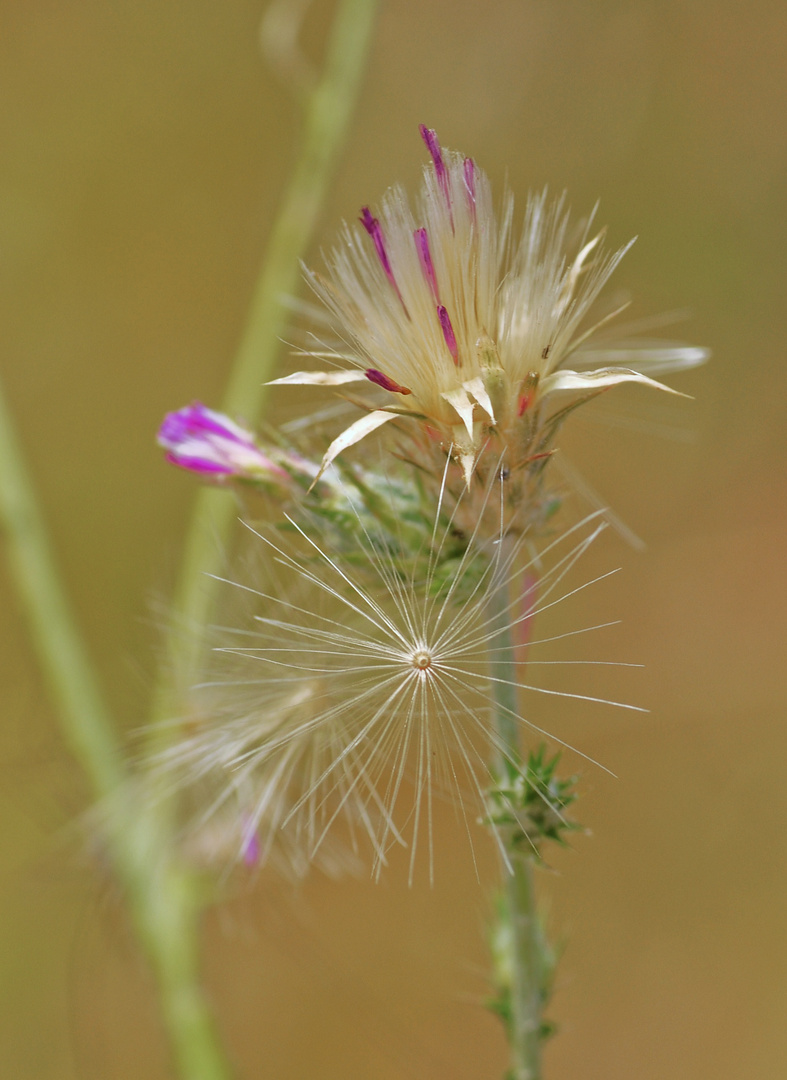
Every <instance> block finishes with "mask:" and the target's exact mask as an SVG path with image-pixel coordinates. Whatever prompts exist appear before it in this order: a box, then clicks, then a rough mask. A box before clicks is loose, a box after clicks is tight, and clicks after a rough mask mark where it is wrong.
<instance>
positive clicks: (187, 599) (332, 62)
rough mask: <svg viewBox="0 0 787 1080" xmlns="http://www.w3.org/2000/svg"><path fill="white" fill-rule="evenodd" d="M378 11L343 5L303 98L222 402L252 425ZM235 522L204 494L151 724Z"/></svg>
mask: <svg viewBox="0 0 787 1080" xmlns="http://www.w3.org/2000/svg"><path fill="white" fill-rule="evenodd" d="M377 5H378V0H341V2H340V3H339V5H338V8H337V11H336V16H335V19H334V23H333V28H332V31H331V34H330V38H329V41H328V45H327V49H326V55H325V61H324V65H323V72H322V75H321V77H320V80H319V82H318V83H317V85H316V86H315V88H314V90H313V91H312V92H311V94H310V95H309V96H308V97H307V99H306V104H305V115H304V131H303V139H302V143H301V149H300V154H299V157H298V161H297V163H296V166H295V171H294V173H293V176H292V180H291V182H290V185H289V187H288V189H287V191H286V193H285V195H284V199H283V201H282V204H281V207H280V209H279V213H278V215H277V217H276V221H275V222H274V225H273V229H272V232H271V236H270V240H269V243H268V249H267V252H266V254H265V259H264V261H263V265H262V268H261V270H260V275H259V278H258V281H257V285H256V288H255V290H254V295H253V298H252V302H251V310H250V314H249V318H248V321H247V324H246V328H245V330H244V333H243V336H242V339H241V343H240V347H239V349H238V352H237V355H236V357H235V361H234V363H233V366H232V372H231V375H230V380H229V384H228V386H227V391H226V393H225V395H224V401H223V404H222V408H223V410H224V411H225V412H227V413H229V414H230V415H238V414H240V415H242V416H243V418H244V419H245V420H246V421H247V422H248V423H250V424H254V423H256V422H257V420H258V419H259V417H260V415H261V412H262V408H263V405H264V403H265V397H266V394H267V386H266V385H265V384H266V382H267V381H268V380H269V379H271V378H272V377H273V375H274V369H275V364H276V359H277V357H278V354H279V350H280V348H281V337H282V335H283V333H284V331H285V329H286V325H287V321H288V309H287V307H286V301H287V299H288V298H289V297H291V296H293V295H294V294H295V293H296V292H298V289H299V286H300V282H301V270H300V260H301V259H302V258H303V256H304V255H305V253H306V249H307V247H308V245H309V242H310V240H311V238H312V236H313V234H314V230H315V227H316V225H317V221H318V219H319V214H320V211H321V209H322V206H323V204H324V201H325V197H326V194H327V192H328V188H329V184H330V182H331V179H332V177H333V174H334V170H335V167H336V163H337V161H338V157H339V151H340V150H341V148H342V146H343V143H344V139H345V136H346V134H347V129H348V126H349V123H350V118H351V116H352V113H353V110H354V107H355V103H356V100H357V97H358V91H359V89H360V84H361V77H362V75H363V70H364V65H365V61H366V57H367V53H368V49H369V43H370V40H371V34H372V27H373V24H374V18H375V14H376V11H377ZM236 517H237V510H236V504H235V501H234V499H233V498H232V496H231V495H230V494H229V493H227V492H225V491H219V490H216V489H211V488H204V489H203V490H202V491H200V492H199V494H198V496H197V499H196V503H195V506H194V511H193V514H192V517H191V523H190V526H189V530H188V534H187V539H186V545H185V552H184V558H183V563H182V567H181V573H180V577H179V581H178V585H177V589H176V592H175V598H174V604H173V616H174V619H173V632H172V633H171V634H170V637H169V641H168V649H167V653H168V665H167V668H168V671H167V672H165V677H164V678H162V680H161V681H160V682H159V685H158V688H157V691H156V694H155V700H154V703H153V719H154V721H156V720H162V719H165V718H167V717H169V716H173V715H177V708H178V703H179V702H180V701H182V699H183V695H184V694H185V693H187V691H188V688H189V687H190V686H191V685H192V684H193V682H194V680H195V676H196V673H197V672H198V670H199V664H200V659H201V653H202V644H201V641H200V639H199V632H200V631H201V630H202V629H203V628H204V627H205V626H207V625H208V624H209V623H210V621H211V619H212V617H213V615H214V612H215V607H216V599H217V595H218V591H219V589H220V587H221V586H220V583H219V582H217V581H215V579H214V578H213V577H211V576H210V575H212V574H213V575H216V574H220V573H221V570H222V565H223V559H224V557H225V553H226V550H227V547H228V545H229V540H230V536H231V533H232V529H233V527H234V525H235V522H236ZM195 630H196V633H195V632H194V631H195ZM184 631H185V632H184Z"/></svg>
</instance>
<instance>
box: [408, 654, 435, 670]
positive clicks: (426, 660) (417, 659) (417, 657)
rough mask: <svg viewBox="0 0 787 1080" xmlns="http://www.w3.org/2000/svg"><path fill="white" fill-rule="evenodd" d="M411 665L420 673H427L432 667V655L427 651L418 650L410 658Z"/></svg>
mask: <svg viewBox="0 0 787 1080" xmlns="http://www.w3.org/2000/svg"><path fill="white" fill-rule="evenodd" d="M410 663H411V664H412V665H413V667H414V668H417V669H418V670H419V671H426V669H427V668H430V667H431V666H432V654H431V653H430V652H429V651H428V650H427V649H416V650H415V652H414V653H412V654H411V656H410Z"/></svg>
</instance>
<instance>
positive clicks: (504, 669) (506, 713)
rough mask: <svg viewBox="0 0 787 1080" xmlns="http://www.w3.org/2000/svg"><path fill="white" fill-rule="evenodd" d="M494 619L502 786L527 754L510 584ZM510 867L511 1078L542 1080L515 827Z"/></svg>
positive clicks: (529, 893) (526, 875)
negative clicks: (522, 742)
mask: <svg viewBox="0 0 787 1080" xmlns="http://www.w3.org/2000/svg"><path fill="white" fill-rule="evenodd" d="M489 607H490V616H491V617H492V618H494V619H496V621H497V627H498V629H497V633H496V634H495V636H494V637H493V638H492V639H491V641H490V660H489V670H490V675H491V677H492V679H493V683H492V685H493V687H494V701H495V725H496V729H497V734H498V736H499V739H500V743H501V747H505V754H503V753H502V752H500V753H499V754H498V760H497V762H496V771H497V775H498V778H499V782H500V783H501V784H505V785H506V786H513V781H514V779H515V778H516V776H517V775H518V774H519V772H520V767H521V751H520V745H519V727H518V724H517V719H516V718H517V716H518V711H519V710H518V707H517V691H516V683H517V681H518V679H517V674H516V666H515V664H514V642H513V638H512V633H511V620H510V608H509V595H508V587H507V583H506V582H505V581H502V582H499V583H497V584H496V585H495V587H494V588H493V590H492V592H491V595H490V598H489ZM498 831H499V834H500V840H501V842H502V844H503V847H504V849H505V852H506V858H507V861H508V864H509V865H508V866H506V865H504V866H503V877H504V883H503V884H504V894H505V909H506V913H507V919H508V921H509V924H510V925H509V931H510V949H511V956H510V957H509V958H508V960H509V963H508V965H507V966H508V967H509V969H510V979H511V986H510V1019H509V1022H508V1033H509V1041H510V1044H511V1047H510V1049H511V1071H510V1073H509V1076H510V1078H511V1080H539V1078H540V1077H541V1041H542V1008H543V1004H544V1001H543V996H544V995H543V987H544V961H545V958H544V942H543V938H542V930H541V925H540V923H539V919H538V912H537V910H536V897H535V883H534V880H533V878H534V875H533V856H532V854H531V853H529V852H527V851H524V850H522V847H521V845H518V844H514V843H513V840H514V835H515V829H514V827H512V826H506V825H500V826H498Z"/></svg>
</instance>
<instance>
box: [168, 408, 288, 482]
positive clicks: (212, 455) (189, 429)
mask: <svg viewBox="0 0 787 1080" xmlns="http://www.w3.org/2000/svg"><path fill="white" fill-rule="evenodd" d="M158 443H159V446H163V447H164V449H165V450H166V451H167V461H170V462H172V464H173V465H179V466H180V467H181V468H182V469H190V470H191V471H192V472H197V473H202V474H203V475H204V476H206V477H212V478H215V479H219V478H223V477H235V478H238V479H246V480H272V479H287V473H286V471H285V470H284V469H282V468H281V466H279V465H277V464H275V462H273V461H271V459H270V458H269V457H268V456H267V455H266V454H264V453H263V452H262V450H260V448H259V446H257V443H256V442H255V440H254V436H253V435H252V433H251V432H250V431H246V429H245V428H242V427H240V425H239V424H236V423H234V422H233V421H232V420H230V419H229V417H227V416H224V415H223V414H222V413H219V412H214V411H213V409H208V408H206V407H205V406H204V405H202V404H200V402H198V401H195V402H194V403H193V404H192V405H186V406H185V407H184V408H182V409H178V411H177V412H172V413H167V415H166V416H165V417H164V422H163V424H162V425H161V427H160V428H159V433H158Z"/></svg>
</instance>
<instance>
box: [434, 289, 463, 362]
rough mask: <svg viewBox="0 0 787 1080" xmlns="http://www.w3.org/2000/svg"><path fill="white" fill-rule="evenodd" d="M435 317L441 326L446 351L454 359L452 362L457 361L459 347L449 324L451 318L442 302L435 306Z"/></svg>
mask: <svg viewBox="0 0 787 1080" xmlns="http://www.w3.org/2000/svg"><path fill="white" fill-rule="evenodd" d="M437 317H438V319H439V320H440V326H441V327H442V331H443V337H444V338H445V343H446V345H447V346H448V351H449V352H450V354H451V356H452V357H453V359H454V363H455V364H458V363H459V347H458V345H457V344H456V335H455V334H454V328H453V326H452V325H451V319H450V317H449V315H448V312H447V311H446V310H445V308H444V307H443V305H442V304H440V306H439V307H438V308H437Z"/></svg>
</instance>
